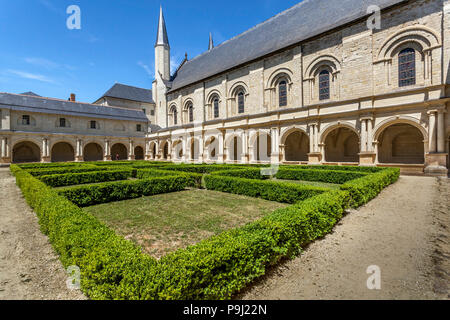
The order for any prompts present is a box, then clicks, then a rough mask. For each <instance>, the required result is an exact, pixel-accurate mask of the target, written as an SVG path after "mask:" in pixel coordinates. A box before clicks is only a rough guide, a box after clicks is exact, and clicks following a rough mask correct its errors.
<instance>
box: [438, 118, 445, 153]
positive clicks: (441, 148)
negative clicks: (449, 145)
mask: <svg viewBox="0 0 450 320" xmlns="http://www.w3.org/2000/svg"><path fill="white" fill-rule="evenodd" d="M437 116H438V117H437V152H438V153H445V140H446V139H445V138H446V137H445V117H444V116H445V111H444V110H439V111H438V114H437Z"/></svg>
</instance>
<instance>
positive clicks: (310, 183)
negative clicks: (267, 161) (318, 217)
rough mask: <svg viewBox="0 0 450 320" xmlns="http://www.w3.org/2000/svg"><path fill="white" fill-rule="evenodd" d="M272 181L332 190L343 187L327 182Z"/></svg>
mask: <svg viewBox="0 0 450 320" xmlns="http://www.w3.org/2000/svg"><path fill="white" fill-rule="evenodd" d="M272 181H278V182H290V183H297V184H305V185H308V186H314V187H322V188H330V189H339V187H340V186H341V185H340V184H334V183H326V182H315V181H300V180H279V179H273V180H272Z"/></svg>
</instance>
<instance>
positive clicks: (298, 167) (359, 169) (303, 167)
mask: <svg viewBox="0 0 450 320" xmlns="http://www.w3.org/2000/svg"><path fill="white" fill-rule="evenodd" d="M280 168H283V169H294V170H332V171H353V172H367V173H376V172H380V171H383V170H384V168H378V167H360V166H328V165H296V166H295V165H282V166H280Z"/></svg>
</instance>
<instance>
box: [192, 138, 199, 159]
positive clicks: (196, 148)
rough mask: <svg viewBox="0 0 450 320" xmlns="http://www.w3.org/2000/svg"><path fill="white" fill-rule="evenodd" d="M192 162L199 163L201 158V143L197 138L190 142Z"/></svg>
mask: <svg viewBox="0 0 450 320" xmlns="http://www.w3.org/2000/svg"><path fill="white" fill-rule="evenodd" d="M189 151H190V160H191V161H197V160H198V159H199V156H200V143H199V140H198V139H197V138H191V139H190V140H189Z"/></svg>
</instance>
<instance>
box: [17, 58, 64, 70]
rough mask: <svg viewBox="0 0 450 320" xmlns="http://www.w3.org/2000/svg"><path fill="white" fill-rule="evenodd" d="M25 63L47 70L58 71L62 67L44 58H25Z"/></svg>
mask: <svg viewBox="0 0 450 320" xmlns="http://www.w3.org/2000/svg"><path fill="white" fill-rule="evenodd" d="M25 62H26V63H29V64H32V65H35V66H39V67H44V68H47V69H56V68H59V67H60V65H59V64H58V63H56V62H53V61H50V60H48V59H44V58H33V57H30V58H25Z"/></svg>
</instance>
